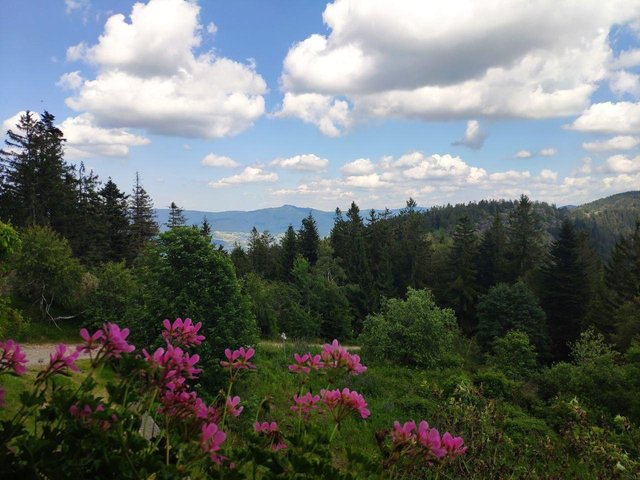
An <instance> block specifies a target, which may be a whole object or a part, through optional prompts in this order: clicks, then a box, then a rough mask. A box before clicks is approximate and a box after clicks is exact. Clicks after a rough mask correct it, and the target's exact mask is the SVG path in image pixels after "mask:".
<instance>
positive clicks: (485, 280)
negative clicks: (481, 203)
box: [478, 215, 507, 292]
mask: <svg viewBox="0 0 640 480" xmlns="http://www.w3.org/2000/svg"><path fill="white" fill-rule="evenodd" d="M506 245H507V236H506V232H505V229H504V225H503V224H502V220H500V215H496V216H495V217H494V218H493V222H492V223H491V226H490V227H489V228H488V229H487V230H486V231H485V232H484V235H483V236H482V240H481V242H480V245H479V246H478V284H479V285H480V286H481V287H482V289H483V290H484V291H485V292H486V291H487V290H489V288H491V287H492V286H493V285H495V284H497V283H500V282H504V281H506V279H507V259H506Z"/></svg>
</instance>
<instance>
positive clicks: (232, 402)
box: [225, 395, 244, 417]
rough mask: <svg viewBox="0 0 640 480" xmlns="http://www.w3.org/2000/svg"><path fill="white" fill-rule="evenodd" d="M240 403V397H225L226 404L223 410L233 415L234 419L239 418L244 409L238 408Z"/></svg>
mask: <svg viewBox="0 0 640 480" xmlns="http://www.w3.org/2000/svg"><path fill="white" fill-rule="evenodd" d="M239 403H240V397H238V396H237V395H236V396H235V397H233V398H232V397H227V402H226V404H225V408H226V409H227V413H228V414H230V415H233V416H234V417H237V416H239V415H240V414H241V413H242V410H244V407H238V404H239Z"/></svg>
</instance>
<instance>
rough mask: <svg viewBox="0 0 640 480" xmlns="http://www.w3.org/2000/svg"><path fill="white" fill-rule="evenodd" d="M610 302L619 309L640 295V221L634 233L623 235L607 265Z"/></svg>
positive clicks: (606, 272) (606, 279) (606, 276)
mask: <svg viewBox="0 0 640 480" xmlns="http://www.w3.org/2000/svg"><path fill="white" fill-rule="evenodd" d="M605 281H606V285H607V289H608V291H609V292H608V303H609V305H610V306H611V307H612V308H614V309H617V308H619V307H621V306H622V305H623V304H624V303H625V302H628V301H631V300H633V299H634V298H636V297H639V296H640V221H638V222H636V227H635V229H634V231H633V233H632V234H631V235H629V236H627V237H621V238H620V239H619V240H618V242H617V243H616V245H615V246H614V247H613V250H612V251H611V258H610V260H609V263H608V264H607V265H606V267H605Z"/></svg>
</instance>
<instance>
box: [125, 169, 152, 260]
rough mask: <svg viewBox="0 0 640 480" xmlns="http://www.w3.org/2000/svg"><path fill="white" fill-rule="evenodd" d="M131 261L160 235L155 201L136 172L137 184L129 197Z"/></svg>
mask: <svg viewBox="0 0 640 480" xmlns="http://www.w3.org/2000/svg"><path fill="white" fill-rule="evenodd" d="M129 223H130V226H129V235H130V251H129V260H133V259H134V258H135V257H137V256H138V255H139V254H140V252H142V250H143V249H144V246H145V245H146V243H147V242H148V241H149V240H151V239H152V238H153V237H155V236H156V235H158V232H159V229H158V224H157V223H156V220H155V212H154V210H153V201H152V200H151V197H150V196H149V194H148V193H147V192H146V190H145V189H144V188H143V187H142V184H141V183H140V175H139V174H138V172H136V183H135V185H134V186H133V193H132V194H131V195H130V196H129Z"/></svg>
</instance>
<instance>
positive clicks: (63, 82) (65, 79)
mask: <svg viewBox="0 0 640 480" xmlns="http://www.w3.org/2000/svg"><path fill="white" fill-rule="evenodd" d="M83 82H84V78H82V75H80V71H79V70H76V71H75V72H69V73H65V74H63V75H62V76H61V77H60V79H59V80H58V81H57V83H56V86H58V87H60V88H64V89H66V90H77V89H79V88H80V87H81V86H82V84H83Z"/></svg>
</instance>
